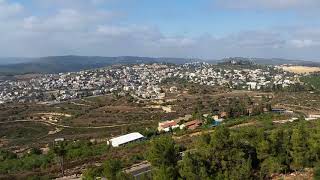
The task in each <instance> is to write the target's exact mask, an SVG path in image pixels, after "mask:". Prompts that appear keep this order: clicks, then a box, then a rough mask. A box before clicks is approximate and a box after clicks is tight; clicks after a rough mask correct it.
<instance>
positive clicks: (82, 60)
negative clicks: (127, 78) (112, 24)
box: [0, 56, 320, 76]
mask: <svg viewBox="0 0 320 180" xmlns="http://www.w3.org/2000/svg"><path fill="white" fill-rule="evenodd" d="M195 61H206V62H208V63H212V64H217V63H218V64H219V63H221V62H239V63H240V64H243V63H248V62H252V63H255V64H270V65H279V64H297V65H305V66H320V63H316V62H312V61H300V60H287V59H276V58H273V59H265V58H244V57H231V58H225V59H222V60H201V59H188V58H166V57H164V58H153V57H136V56H119V57H100V56H51V57H40V58H0V76H1V75H16V74H28V73H60V72H72V71H80V70H87V69H93V68H101V67H105V66H110V65H115V64H139V63H156V62H158V63H159V62H164V63H173V64H184V63H188V62H195ZM249 65H250V63H249Z"/></svg>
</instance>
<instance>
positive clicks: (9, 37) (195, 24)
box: [0, 0, 320, 60]
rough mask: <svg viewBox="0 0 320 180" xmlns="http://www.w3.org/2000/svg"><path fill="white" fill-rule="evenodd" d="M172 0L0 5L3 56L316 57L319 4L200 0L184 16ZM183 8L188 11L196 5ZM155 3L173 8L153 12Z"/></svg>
mask: <svg viewBox="0 0 320 180" xmlns="http://www.w3.org/2000/svg"><path fill="white" fill-rule="evenodd" d="M170 2H171V1H166V0H165V1H163V2H161V3H162V4H158V5H157V4H155V5H154V7H153V6H152V5H146V4H147V3H144V1H138V0H119V1H115V0H31V1H23V0H11V1H10V0H0V33H1V36H0V56H2V57H6V56H7V57H8V56H11V57H12V56H14V57H18V56H20V57H21V56H52V55H68V54H74V55H97V56H122V55H133V56H158V57H159V56H162V57H169V56H170V57H198V58H206V59H216V58H222V57H229V56H246V57H267V58H268V57H281V58H294V59H306V60H308V59H310V60H320V57H319V54H318V53H317V52H318V51H319V50H320V24H318V22H317V21H316V20H317V18H318V17H319V13H318V12H317V11H316V10H318V9H320V2H319V1H317V0H305V1H301V0H277V1H276V0H268V1H267V0H260V1H256V0H238V1H234V0H233V1H232V0H225V1H222V0H215V1H212V0H201V1H199V3H198V4H197V5H198V6H197V8H194V9H195V10H194V12H189V13H188V14H186V15H184V14H182V13H183V12H184V11H183V9H181V8H179V7H180V6H179V4H177V3H176V4H175V5H172V6H170V4H169V3H170ZM235 2H236V3H235ZM141 3H142V4H141ZM158 3H159V2H158ZM184 3H186V5H185V6H186V7H185V8H186V9H188V8H190V9H192V6H193V5H194V3H192V4H191V3H190V4H189V5H188V3H187V2H184ZM126 4H127V5H126ZM180 4H181V3H180ZM199 4H202V5H199ZM160 5H163V6H164V7H165V5H167V6H170V7H171V8H169V9H170V11H168V12H167V10H164V9H165V8H164V9H161V8H156V6H157V7H159V6H160ZM127 6H134V7H133V8H131V9H130V8H128V7H127ZM187 6H190V7H187ZM209 6H212V7H210V8H208V7H209ZM135 7H137V8H135ZM160 7H161V6H160ZM134 8H135V9H134ZM201 8H203V9H201ZM132 9H133V10H132ZM149 9H150V10H149ZM142 10H145V11H146V12H141V11H142ZM149 11H150V12H149ZM260 11H262V12H260ZM180 14H181V15H180ZM252 15H257V16H258V17H253V16H252ZM170 16H171V17H170ZM237 16H238V17H239V16H240V17H243V21H242V22H239V21H238V20H237V19H236V18H237ZM260 16H261V17H264V18H265V19H261V17H260ZM277 16H279V18H280V19H281V18H282V19H281V20H277ZM248 17H249V19H248ZM208 18H209V19H208ZM292 18H296V19H295V20H292ZM207 19H208V20H209V21H207ZM202 21H203V24H201V23H202ZM261 21H265V22H266V23H265V24H268V25H267V26H262V25H260V24H264V23H263V22H261ZM287 22H289V23H287ZM246 23H248V25H247V26H246ZM230 24H231V25H230ZM269 24H270V25H269ZM229 26H231V27H232V28H230V27H229ZM171 27H172V28H171Z"/></svg>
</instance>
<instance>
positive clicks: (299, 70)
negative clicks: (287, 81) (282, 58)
mask: <svg viewBox="0 0 320 180" xmlns="http://www.w3.org/2000/svg"><path fill="white" fill-rule="evenodd" d="M282 69H283V70H284V71H288V72H292V73H296V74H305V73H306V74H309V73H313V72H318V71H320V68H319V67H307V66H283V67H282Z"/></svg>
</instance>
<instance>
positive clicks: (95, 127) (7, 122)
mask: <svg viewBox="0 0 320 180" xmlns="http://www.w3.org/2000/svg"><path fill="white" fill-rule="evenodd" d="M19 122H34V123H45V124H49V125H52V126H56V127H61V128H71V129H104V128H114V127H123V126H128V125H140V124H143V123H146V122H155V120H144V121H140V122H134V123H125V124H116V125H105V126H67V125H62V124H57V123H54V122H49V121H44V120H14V121H5V122H0V124H10V123H19Z"/></svg>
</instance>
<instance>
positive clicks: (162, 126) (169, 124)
mask: <svg viewBox="0 0 320 180" xmlns="http://www.w3.org/2000/svg"><path fill="white" fill-rule="evenodd" d="M178 127H179V125H178V123H177V122H176V121H173V120H172V121H164V122H159V126H158V131H159V132H161V131H165V132H169V131H170V128H171V129H175V128H178Z"/></svg>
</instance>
